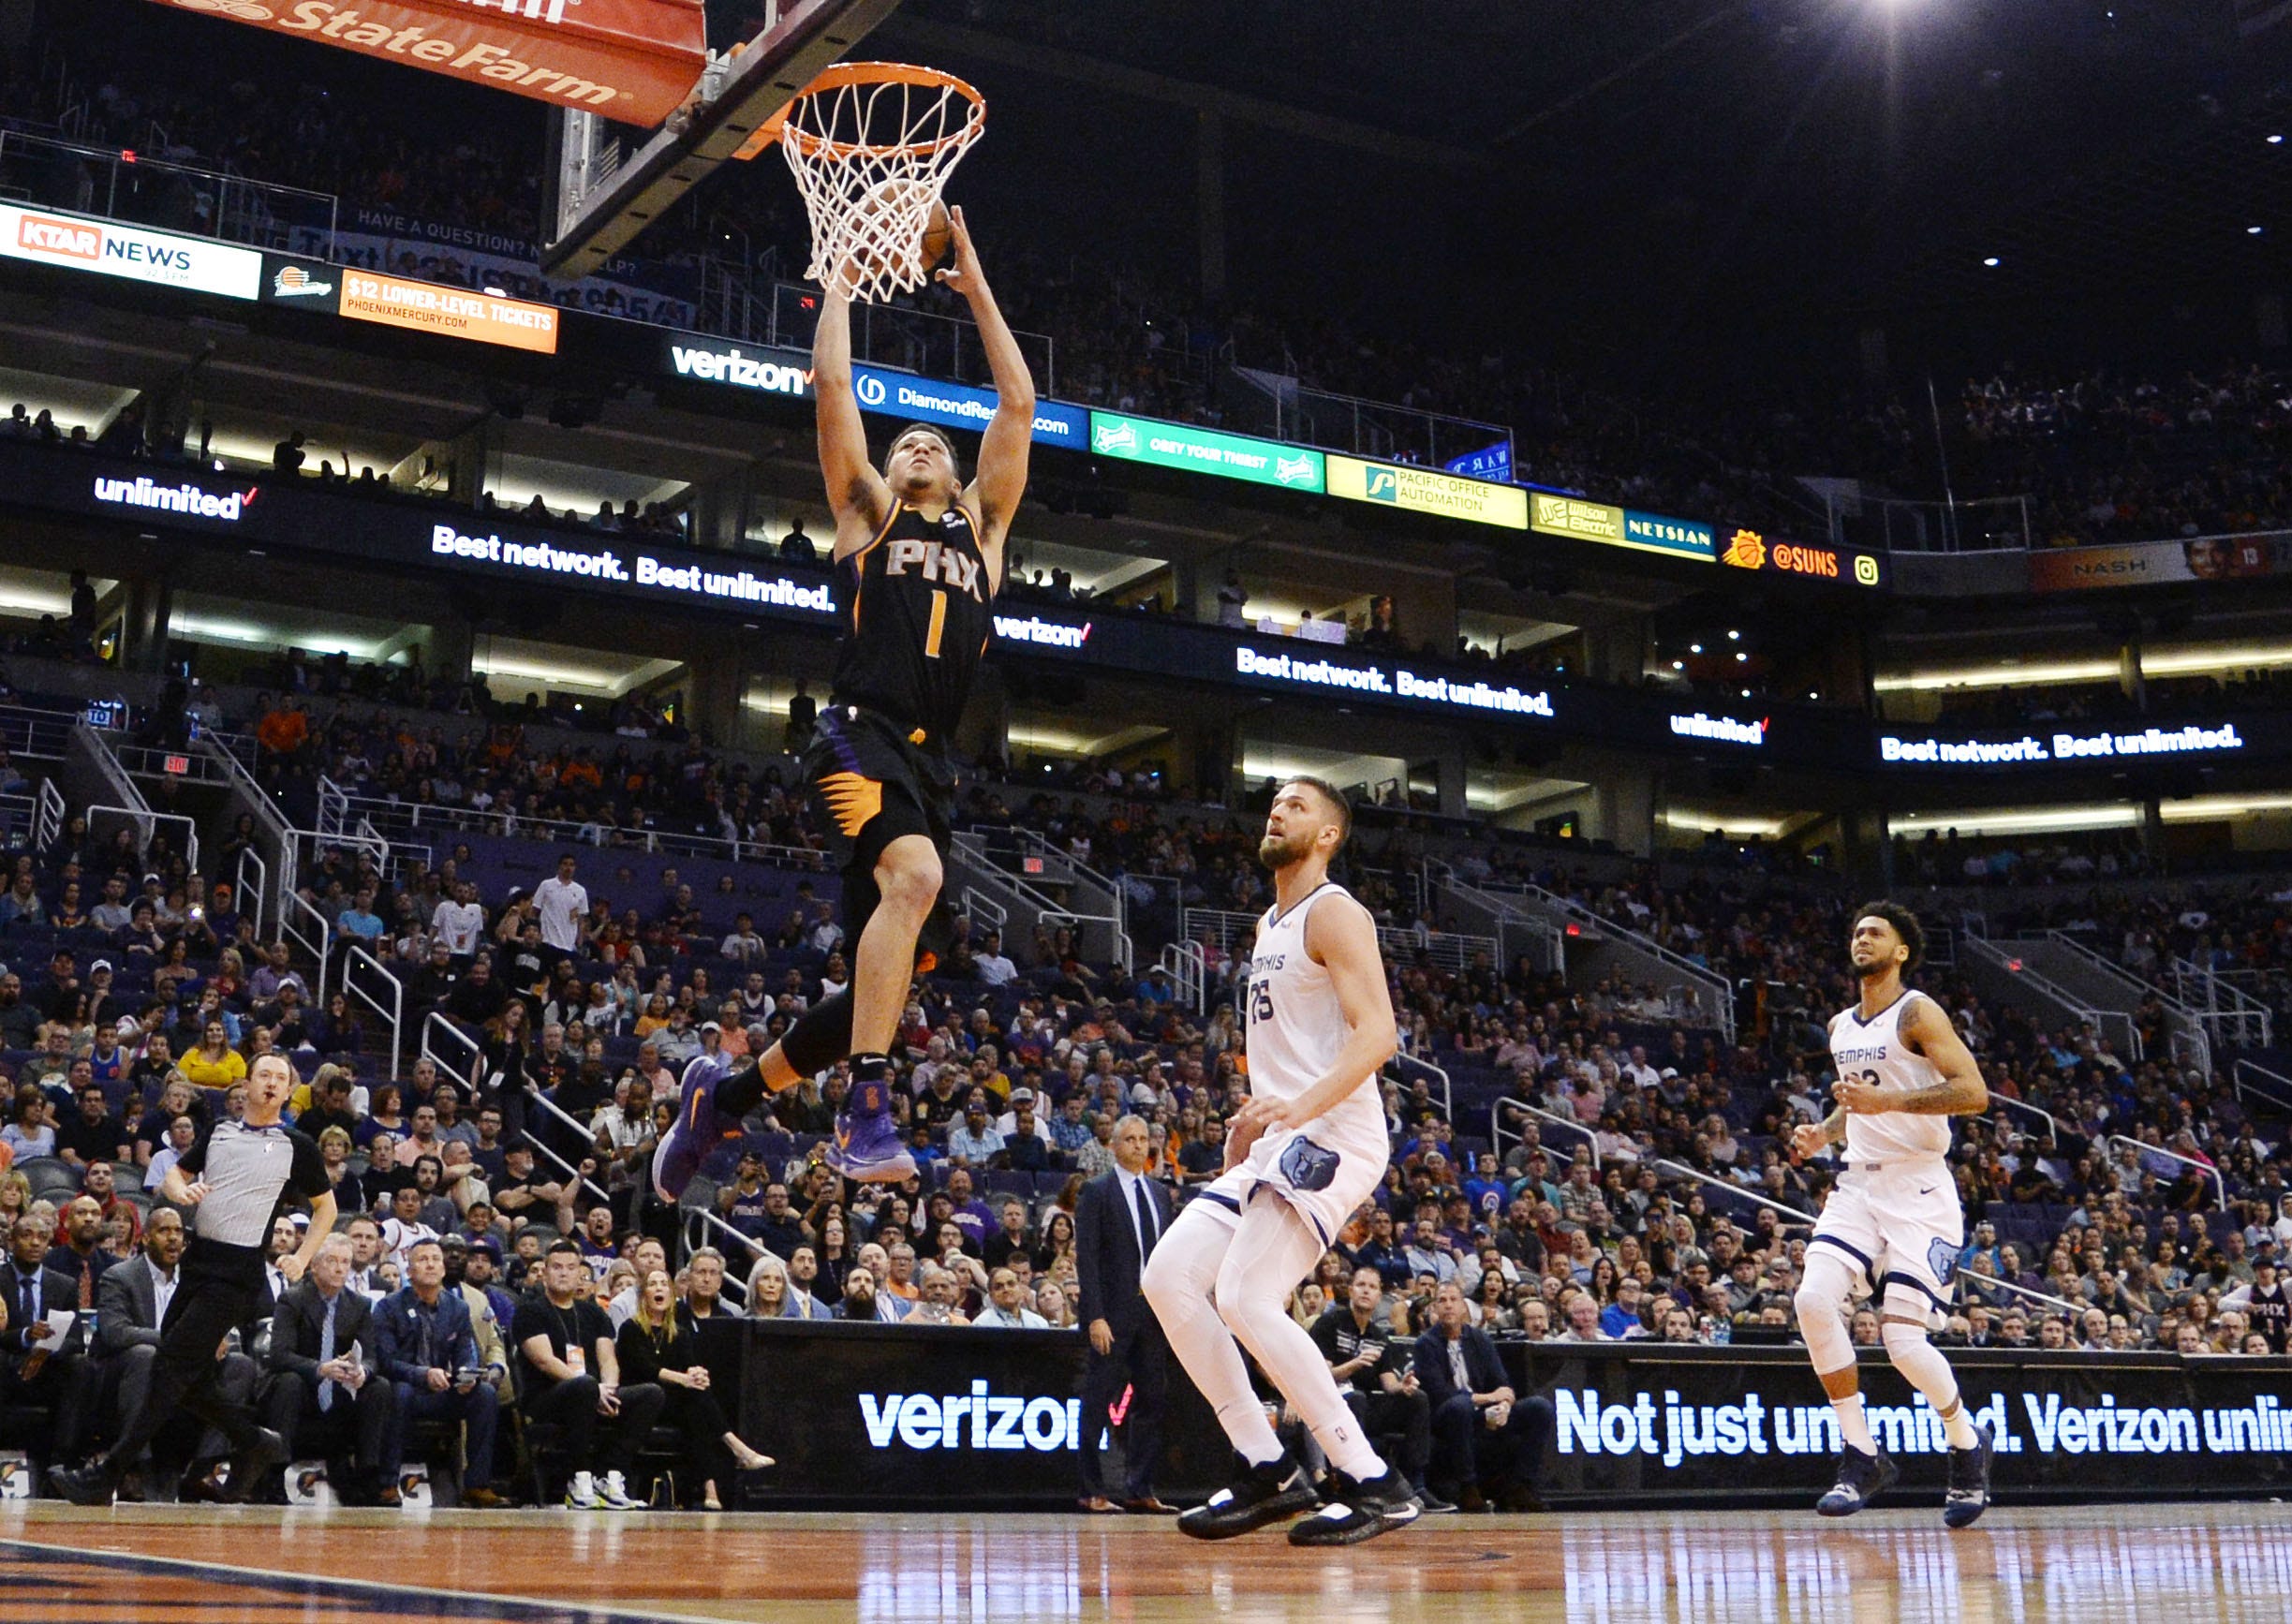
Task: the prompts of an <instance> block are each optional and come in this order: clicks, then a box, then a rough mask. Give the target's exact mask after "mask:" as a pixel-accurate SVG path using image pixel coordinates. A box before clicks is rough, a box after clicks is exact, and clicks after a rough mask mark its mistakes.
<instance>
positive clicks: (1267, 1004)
mask: <svg viewBox="0 0 2292 1624" xmlns="http://www.w3.org/2000/svg"><path fill="white" fill-rule="evenodd" d="M1346 894H1347V893H1346V891H1345V888H1344V887H1343V886H1341V885H1336V884H1333V883H1330V882H1328V881H1326V880H1324V881H1323V883H1322V884H1321V885H1319V886H1317V887H1316V888H1315V889H1314V890H1312V891H1311V892H1309V893H1307V895H1306V897H1305V899H1304V900H1303V901H1301V902H1299V903H1298V904H1297V905H1296V906H1295V907H1294V908H1291V909H1290V910H1289V911H1288V912H1287V913H1279V912H1276V911H1274V910H1272V909H1268V910H1267V911H1266V914H1265V917H1264V919H1262V920H1260V921H1259V922H1258V927H1257V945H1256V947H1255V948H1253V949H1252V950H1251V951H1250V979H1249V983H1248V987H1249V991H1248V997H1249V1005H1250V1008H1249V1015H1250V1039H1249V1042H1250V1046H1249V1056H1250V1093H1251V1094H1253V1095H1258V1096H1262V1097H1263V1098H1264V1099H1267V1100H1294V1099H1296V1098H1297V1096H1298V1095H1300V1094H1303V1093H1304V1092H1305V1091H1306V1090H1307V1089H1308V1088H1310V1087H1311V1086H1312V1085H1314V1084H1315V1083H1316V1082H1318V1081H1320V1079H1321V1077H1322V1075H1323V1073H1324V1072H1326V1071H1327V1070H1329V1068H1330V1067H1331V1066H1333V1065H1334V1064H1336V1062H1337V1056H1338V1050H1340V1049H1342V1048H1343V1047H1344V1046H1345V1039H1346V1036H1347V1031H1346V1026H1345V1011H1343V1010H1342V1009H1341V1008H1340V1007H1339V1006H1338V997H1337V984H1336V983H1335V982H1332V981H1331V980H1330V979H1329V972H1328V970H1327V969H1326V968H1325V967H1323V966H1321V965H1318V964H1315V963H1314V962H1313V958H1312V955H1311V954H1309V953H1308V952H1306V949H1305V925H1306V921H1307V920H1308V919H1309V918H1310V917H1311V916H1312V912H1313V909H1314V908H1315V907H1317V906H1318V905H1319V904H1321V903H1323V902H1324V901H1326V900H1327V899H1328V898H1330V897H1333V896H1344V895H1346ZM1364 1081H1367V1079H1364ZM1319 1120H1320V1121H1321V1122H1322V1123H1324V1124H1327V1125H1328V1126H1329V1128H1330V1129H1331V1130H1332V1131H1333V1132H1338V1133H1346V1132H1350V1133H1353V1134H1359V1135H1366V1136H1368V1137H1370V1138H1373V1139H1375V1140H1376V1141H1377V1142H1378V1143H1380V1144H1382V1143H1383V1138H1384V1107H1383V1104H1382V1103H1381V1102H1380V1100H1379V1099H1378V1095H1377V1090H1376V1089H1375V1088H1373V1087H1371V1088H1357V1089H1355V1090H1354V1091H1353V1093H1351V1094H1349V1095H1347V1096H1346V1097H1345V1098H1344V1099H1343V1100H1339V1101H1338V1104H1337V1105H1336V1106H1335V1107H1334V1108H1333V1109H1331V1110H1330V1111H1329V1112H1328V1114H1327V1115H1325V1116H1323V1117H1321V1118H1320V1119H1319ZM1298 1126H1300V1127H1303V1126H1305V1125H1304V1124H1302V1123H1300V1124H1299V1125H1298Z"/></svg>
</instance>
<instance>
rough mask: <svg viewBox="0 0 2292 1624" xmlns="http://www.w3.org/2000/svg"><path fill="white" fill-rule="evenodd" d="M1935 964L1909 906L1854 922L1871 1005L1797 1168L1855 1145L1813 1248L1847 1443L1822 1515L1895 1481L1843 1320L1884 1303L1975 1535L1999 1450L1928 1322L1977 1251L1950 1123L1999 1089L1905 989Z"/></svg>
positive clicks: (1855, 951)
mask: <svg viewBox="0 0 2292 1624" xmlns="http://www.w3.org/2000/svg"><path fill="white" fill-rule="evenodd" d="M1925 952H1926V933H1925V931H1924V930H1923V929H1922V928H1921V927H1920V926H1919V924H1918V920H1917V916H1916V915H1915V914H1914V913H1912V912H1911V911H1910V910H1909V909H1908V908H1901V907H1899V906H1897V905H1896V904H1894V903H1890V902H1872V903H1867V904H1865V905H1864V906H1863V907H1862V908H1861V909H1860V910H1859V911H1858V912H1857V913H1856V916H1855V923H1854V930H1853V934H1852V935H1851V936H1850V937H1848V939H1847V955H1848V957H1849V958H1850V959H1851V960H1852V961H1853V963H1854V967H1855V974H1856V978H1857V979H1859V980H1860V982H1861V983H1862V997H1861V998H1860V1000H1859V1001H1858V1002H1857V1003H1856V1006H1855V1007H1854V1008H1853V1009H1851V1010H1843V1011H1840V1012H1839V1013H1838V1014H1837V1015H1835V1016H1833V1017H1832V1019H1831V1022H1830V1057H1831V1061H1832V1063H1833V1065H1835V1066H1836V1067H1837V1069H1838V1074H1839V1080H1838V1082H1837V1084H1836V1085H1834V1086H1833V1087H1832V1089H1831V1098H1832V1099H1833V1100H1835V1101H1836V1102H1837V1109H1835V1110H1833V1111H1832V1112H1831V1114H1830V1115H1828V1116H1826V1117H1825V1118H1824V1119H1823V1120H1822V1121H1821V1122H1819V1123H1808V1124H1805V1125H1803V1126H1801V1127H1800V1128H1799V1129H1797V1131H1796V1132H1794V1133H1793V1134H1792V1136H1791V1149H1792V1152H1793V1154H1794V1155H1797V1156H1802V1157H1803V1156H1811V1155H1813V1154H1814V1153H1815V1152H1817V1151H1819V1150H1821V1149H1822V1148H1823V1147H1824V1146H1825V1145H1829V1144H1844V1145H1845V1146H1846V1160H1845V1167H1844V1171H1843V1172H1842V1173H1841V1174H1840V1176H1839V1182H1838V1185H1837V1187H1836V1188H1834V1189H1832V1190H1831V1192H1830V1196H1829V1199H1827V1200H1826V1201H1825V1202H1824V1203H1823V1216H1822V1218H1820V1219H1819V1220H1818V1221H1817V1222H1816V1224H1815V1226H1814V1238H1813V1239H1812V1241H1811V1242H1810V1243H1809V1245H1808V1247H1807V1272H1806V1277H1805V1278H1804V1279H1803V1280H1802V1281H1801V1282H1800V1284H1799V1287H1798V1296H1797V1305H1798V1327H1799V1334H1800V1335H1801V1336H1804V1337H1805V1338H1806V1342H1807V1352H1808V1353H1809V1354H1810V1355H1811V1357H1812V1359H1813V1361H1814V1370H1815V1374H1816V1375H1818V1376H1819V1377H1821V1378H1822V1381H1823V1391H1824V1392H1826V1393H1827V1394H1828V1395H1830V1404H1831V1408H1832V1409H1833V1410H1836V1411H1837V1412H1838V1417H1839V1433H1840V1436H1841V1439H1843V1441H1844V1443H1845V1448H1844V1450H1842V1451H1841V1454H1840V1455H1839V1475H1838V1481H1837V1483H1836V1484H1834V1485H1833V1486H1832V1488H1831V1490H1830V1492H1829V1493H1827V1494H1826V1495H1825V1496H1823V1498H1822V1499H1820V1500H1819V1501H1817V1502H1816V1504H1815V1508H1814V1509H1815V1510H1816V1511H1818V1512H1820V1513H1822V1514H1823V1515H1825V1516H1826V1517H1843V1516H1851V1515H1852V1514H1853V1513H1856V1512H1858V1511H1860V1510H1861V1509H1862V1508H1863V1507H1864V1506H1866V1505H1868V1504H1870V1502H1871V1500H1872V1499H1875V1498H1876V1497H1877V1496H1878V1495H1879V1494H1880V1493H1882V1492H1883V1491H1884V1490H1885V1488H1886V1487H1887V1485H1888V1484H1892V1483H1893V1482H1894V1480H1895V1477H1896V1476H1897V1471H1896V1468H1895V1465H1894V1462H1893V1461H1892V1459H1890V1458H1889V1457H1888V1456H1887V1455H1886V1454H1885V1452H1884V1451H1882V1450H1881V1449H1880V1448H1879V1447H1878V1443H1877V1440H1876V1439H1873V1438H1872V1437H1871V1427H1870V1423H1869V1421H1868V1420H1867V1419H1866V1418H1865V1416H1864V1415H1863V1412H1862V1394H1861V1391H1860V1380H1859V1373H1858V1372H1857V1371H1856V1366H1855V1349H1854V1344H1853V1342H1852V1340H1851V1339H1850V1338H1849V1336H1848V1335H1847V1330H1846V1325H1845V1321H1844V1320H1843V1318H1842V1316H1843V1314H1844V1312H1845V1310H1846V1307H1847V1306H1848V1304H1849V1302H1850V1300H1851V1299H1852V1298H1854V1297H1856V1296H1857V1295H1860V1294H1862V1293H1863V1292H1878V1293H1880V1295H1881V1296H1882V1298H1883V1300H1884V1306H1885V1315H1884V1319H1883V1321H1882V1326H1881V1331H1880V1336H1881V1337H1882V1338H1883V1340H1884V1341H1885V1348H1886V1357H1887V1358H1888V1359H1890V1360H1892V1361H1893V1364H1894V1367H1895V1369H1897V1370H1899V1371H1900V1372H1901V1373H1902V1377H1903V1379H1904V1380H1907V1381H1908V1382H1909V1383H1910V1384H1911V1385H1912V1386H1913V1387H1915V1388H1916V1389H1917V1390H1918V1391H1919V1392H1920V1393H1922V1394H1924V1395H1926V1401H1927V1402H1928V1403H1929V1404H1930V1405H1932V1406H1933V1407H1934V1413H1935V1414H1937V1415H1939V1416H1940V1417H1941V1418H1942V1430H1943V1435H1944V1437H1945V1439H1946V1441H1947V1442H1948V1444H1949V1490H1948V1494H1947V1497H1946V1498H1945V1500H1944V1502H1943V1508H1942V1520H1943V1522H1944V1523H1945V1524H1946V1525H1948V1526H1949V1527H1951V1528H1964V1527H1965V1526H1966V1525H1967V1524H1969V1523H1971V1522H1973V1521H1974V1518H1976V1517H1978V1516H1980V1515H1981V1514H1982V1513H1983V1511H1984V1510H1985V1509H1987V1508H1988V1506H1989V1457H1990V1453H1991V1449H1992V1446H1993V1442H1994V1440H1993V1439H1991V1438H1990V1436H1989V1428H1988V1427H1986V1426H1975V1425H1974V1424H1973V1422H1972V1420H1971V1419H1970V1418H1969V1417H1968V1415H1967V1413H1966V1406H1965V1401H1964V1400H1963V1399H1962V1398H1960V1397H1959V1393H1958V1379H1957V1377H1956V1376H1954V1375H1952V1374H1951V1372H1950V1366H1949V1361H1948V1360H1946V1359H1945V1358H1944V1357H1943V1356H1942V1352H1941V1351H1940V1350H1939V1349H1937V1348H1936V1347H1934V1345H1933V1344H1932V1343H1930V1342H1929V1341H1928V1340H1927V1339H1926V1333H1927V1324H1928V1320H1927V1316H1928V1314H1929V1312H1930V1310H1933V1309H1940V1310H1942V1311H1944V1312H1945V1313H1946V1312H1947V1311H1948V1309H1949V1307H1950V1300H1949V1292H1950V1283H1951V1278H1952V1277H1953V1276H1954V1275H1956V1273H1957V1271H1958V1257H1959V1248H1961V1247H1962V1246H1963V1245H1964V1244H1965V1215H1964V1214H1963V1213H1962V1212H1961V1211H1960V1210H1959V1205H1958V1187H1957V1185H1956V1184H1954V1183H1953V1182H1952V1181H1951V1177H1950V1167H1949V1162H1948V1160H1947V1157H1948V1155H1949V1149H1950V1118H1951V1117H1953V1116H1971V1115H1976V1114H1978V1113H1979V1112H1981V1111H1983V1110H1984V1109H1986V1108H1987V1107H1988V1105H1989V1088H1988V1087H1987V1086H1985V1085H1984V1084H1983V1082H1982V1073H1981V1069H1980V1068H1979V1067H1978V1066H1976V1065H1975V1064H1974V1056H1972V1055H1971V1054H1969V1053H1968V1052H1967V1050H1966V1045H1965V1043H1964V1042H1963V1041H1962V1040H1960V1039H1959V1036H1958V1031H1957V1028H1955V1027H1954V1026H1951V1025H1950V1022H1949V1017H1948V1016H1946V1015H1945V1014H1944V1013H1943V1011H1942V1006H1941V1005H1939V1004H1937V1003H1935V1002H1934V1000H1933V999H1931V998H1930V997H1927V996H1926V995H1925V994H1923V993H1918V992H1913V991H1911V990H1910V989H1908V988H1906V987H1904V986H1903V985H1902V975H1903V972H1905V971H1907V970H1913V969H1915V968H1916V967H1917V966H1918V961H1919V960H1920V959H1921V958H1922V957H1924V956H1925Z"/></svg>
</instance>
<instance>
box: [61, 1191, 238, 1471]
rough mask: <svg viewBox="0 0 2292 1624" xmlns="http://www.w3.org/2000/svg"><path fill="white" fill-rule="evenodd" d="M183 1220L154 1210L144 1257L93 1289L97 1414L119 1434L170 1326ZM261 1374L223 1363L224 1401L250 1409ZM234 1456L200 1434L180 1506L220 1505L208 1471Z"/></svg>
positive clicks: (213, 1436) (216, 1439)
mask: <svg viewBox="0 0 2292 1624" xmlns="http://www.w3.org/2000/svg"><path fill="white" fill-rule="evenodd" d="M183 1248H184V1228H183V1214H181V1213H180V1212H177V1211H176V1210H175V1209H174V1208H173V1207H169V1206H160V1207H154V1208H153V1209H152V1214H151V1218H150V1219H149V1220H148V1221H147V1222H146V1223H145V1225H144V1227H143V1250H142V1254H141V1255H140V1257H136V1258H131V1259H129V1260H128V1261H127V1262H124V1263H120V1264H118V1265H116V1266H114V1267H113V1268H111V1269H110V1270H108V1271H106V1272H105V1274H104V1277H103V1278H102V1279H101V1280H98V1281H97V1282H96V1346H97V1349H98V1350H99V1352H100V1355H101V1360H102V1363H101V1366H100V1374H101V1380H102V1382H103V1389H102V1391H103V1400H104V1401H103V1403H102V1404H101V1406H100V1409H101V1413H102V1414H103V1415H105V1416H106V1417H107V1418H108V1419H110V1420H111V1423H112V1426H111V1430H112V1432H113V1433H114V1434H116V1433H118V1432H119V1431H120V1430H122V1429H124V1428H125V1427H126V1425H127V1424H128V1423H129V1422H131V1421H133V1420H134V1419H135V1417H136V1414H137V1412H138V1411H139V1410H141V1409H142V1408H143V1400H144V1395H146V1394H147V1393H149V1392H150V1391H151V1373H152V1366H153V1363H154V1362H155V1360H156V1359H157V1358H158V1356H159V1328H160V1327H161V1326H162V1325H164V1324H165V1323H166V1322H167V1311H168V1308H169V1307H170V1305H171V1304H172V1303H173V1301H174V1298H175V1288H176V1277H175V1266H176V1265H177V1264H178V1263H180V1262H182V1261H183ZM258 1374H259V1372H258V1370H257V1368H256V1366H255V1362H254V1361H253V1360H252V1359H249V1358H248V1357H247V1356H246V1355H245V1354H244V1353H227V1354H225V1355H223V1370H222V1376H221V1386H222V1390H223V1393H224V1395H226V1396H227V1397H229V1399H231V1400H232V1401H233V1402H234V1403H240V1404H245V1403H249V1402H251V1401H252V1400H253V1398H254V1395H255V1380H256V1378H257V1376H258ZM229 1453H230V1446H229V1443H228V1442H226V1441H225V1439H224V1438H223V1435H222V1434H221V1433H219V1432H217V1431H216V1430H215V1429H214V1428H213V1427H208V1428H206V1429H205V1430H204V1431H202V1432H201V1433H200V1438H199V1440H198V1442H197V1444H196V1445H195V1446H194V1448H193V1450H192V1454H191V1463H190V1466H189V1468H188V1469H186V1470H185V1473H184V1477H183V1482H182V1484H180V1485H179V1486H178V1488H177V1491H176V1492H177V1496H178V1498H180V1499H186V1500H191V1499H202V1500H215V1501H218V1502H219V1501H220V1500H221V1499H222V1494H221V1491H220V1490H219V1489H218V1488H216V1486H215V1484H214V1474H213V1471H212V1469H211V1468H212V1465H213V1463H214V1462H215V1461H217V1460H220V1459H221V1458H222V1457H223V1456H225V1455H227V1454H229ZM143 1464H144V1463H142V1462H140V1461H139V1462H136V1463H134V1465H133V1467H132V1469H134V1470H139V1471H140V1470H141V1469H142V1467H143Z"/></svg>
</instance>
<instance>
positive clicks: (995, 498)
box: [939, 209, 1035, 585]
mask: <svg viewBox="0 0 2292 1624" xmlns="http://www.w3.org/2000/svg"><path fill="white" fill-rule="evenodd" d="M953 229H954V253H955V262H954V266H953V268H951V269H949V270H945V271H941V272H940V273H939V280H940V281H941V282H943V283H945V284H946V285H947V287H948V288H951V289H953V290H954V291H955V292H957V293H960V294H962V295H963V297H964V298H966V299H968V300H969V301H970V306H971V317H972V319H973V320H975V321H977V322H978V323H979V337H980V340H981V342H982V343H983V344H984V345H985V346H986V351H987V369H988V370H989V371H990V372H991V373H993V374H994V376H995V393H996V397H997V399H996V406H995V416H994V419H993V421H990V422H989V423H988V424H987V432H986V433H985V435H984V436H982V437H981V439H980V442H979V472H978V475H977V476H976V477H975V478H974V479H973V480H971V485H970V489H969V491H967V492H965V493H964V495H967V496H969V497H970V498H972V499H973V500H974V501H976V502H977V503H978V505H979V519H980V525H981V528H982V529H983V531H984V532H985V534H983V536H981V537H980V542H981V544H982V546H983V547H985V548H986V549H988V551H989V557H988V561H987V562H988V567H989V568H991V569H992V570H993V571H994V574H995V579H996V582H997V583H998V585H999V584H1000V583H1001V581H1002V573H1003V563H1002V547H1003V538H1004V536H1006V535H1007V534H1009V532H1010V529H1011V517H1012V515H1013V513H1016V512H1017V511H1018V506H1019V498H1020V497H1021V496H1022V495H1025V494H1026V491H1027V456H1028V450H1029V449H1030V448H1031V447H1032V446H1033V444H1034V432H1035V380H1034V375H1033V374H1032V373H1030V372H1028V370H1027V358H1026V357H1025V356H1024V355H1021V354H1020V353H1019V341H1018V340H1017V339H1016V338H1013V336H1012V334H1011V324H1010V323H1009V322H1007V321H1005V320H1004V319H1003V313H1002V310H1001V309H1000V307H998V305H997V304H996V303H995V294H994V292H993V290H992V289H990V288H988V287H987V279H986V276H985V275H984V273H982V272H981V271H980V269H979V252H978V250H977V249H976V248H974V247H973V246H972V245H971V233H970V229H969V227H968V226H966V225H965V224H964V223H963V211H962V210H961V209H957V210H955V211H954V216H953Z"/></svg>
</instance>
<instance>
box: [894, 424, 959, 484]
mask: <svg viewBox="0 0 2292 1624" xmlns="http://www.w3.org/2000/svg"><path fill="white" fill-rule="evenodd" d="M912 435H929V436H931V437H932V438H933V439H935V440H937V441H939V444H940V445H942V446H944V447H946V448H947V462H948V465H949V466H951V467H953V468H954V470H955V473H956V475H957V476H958V477H960V476H961V474H962V472H963V456H962V453H961V452H959V451H957V450H955V442H954V440H953V439H951V438H949V437H948V436H946V435H945V434H944V433H942V432H941V431H940V430H939V429H938V428H937V427H936V426H934V425H933V424H930V423H909V425H908V426H907V427H906V428H904V429H901V430H900V431H899V432H898V433H897V434H895V435H894V436H892V443H891V444H890V445H889V446H887V447H885V448H884V451H883V456H884V460H885V461H886V462H888V461H890V460H891V454H892V452H894V451H895V450H898V449H899V442H900V441H902V440H904V439H907V438H908V437H909V436H912Z"/></svg>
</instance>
